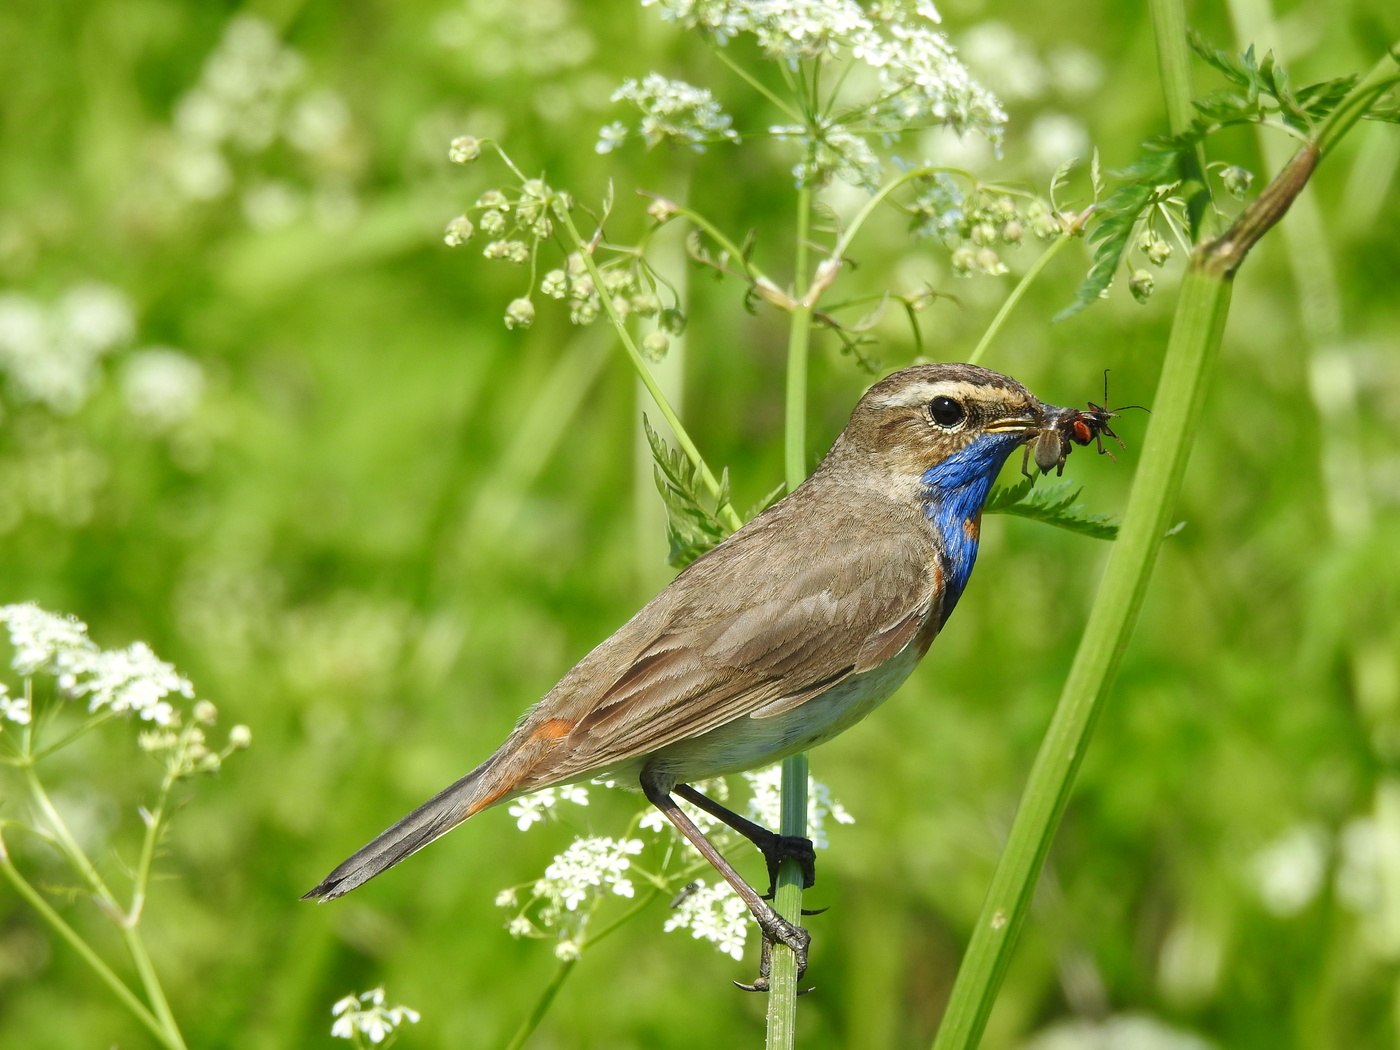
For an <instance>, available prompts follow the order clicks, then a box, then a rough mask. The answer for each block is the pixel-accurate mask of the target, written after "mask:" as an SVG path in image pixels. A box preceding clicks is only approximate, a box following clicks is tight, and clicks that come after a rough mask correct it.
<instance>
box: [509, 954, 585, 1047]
mask: <svg viewBox="0 0 1400 1050" xmlns="http://www.w3.org/2000/svg"><path fill="white" fill-rule="evenodd" d="M577 965H578V960H577V959H565V960H564V961H563V962H561V963H560V964H559V969H558V970H556V971H555V972H554V976H553V977H552V978H551V979H550V982H549V984H547V985H545V987H544V991H542V992H541V993H540V997H539V998H538V999H536V1000H535V1007H534V1009H533V1010H531V1011H530V1015H529V1016H528V1017H526V1018H525V1020H524V1021H522V1022H521V1023H520V1027H519V1028H517V1029H516V1031H515V1035H513V1036H511V1039H510V1042H508V1043H507V1044H506V1050H520V1048H521V1047H522V1046H524V1045H525V1043H526V1042H527V1041H528V1040H529V1038H530V1036H531V1035H532V1034H533V1033H534V1031H535V1029H536V1028H538V1027H539V1026H540V1021H542V1020H544V1015H545V1014H547V1013H548V1012H549V1008H550V1006H551V1005H552V1004H553V1002H554V997H555V996H556V995H558V994H559V989H560V988H562V987H564V982H565V981H566V980H568V977H569V974H571V973H573V970H574V967H575V966H577Z"/></svg>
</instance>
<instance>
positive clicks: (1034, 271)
mask: <svg viewBox="0 0 1400 1050" xmlns="http://www.w3.org/2000/svg"><path fill="white" fill-rule="evenodd" d="M1071 240H1073V238H1072V237H1071V236H1070V235H1069V234H1068V233H1062V234H1060V235H1059V236H1058V237H1056V238H1055V240H1054V241H1053V242H1051V244H1050V247H1048V248H1046V249H1045V251H1043V252H1041V253H1040V258H1038V259H1036V261H1035V262H1033V263H1031V267H1030V269H1029V270H1027V271H1026V272H1025V273H1024V274H1023V275H1022V276H1021V279H1020V280H1019V281H1018V282H1016V287H1015V288H1013V289H1011V294H1010V295H1008V296H1007V297H1006V302H1004V303H1002V304H1001V309H1000V310H998V311H997V315H996V316H995V317H993V318H992V323H991V324H989V325H988V326H987V330H986V331H985V332H983V333H982V338H981V339H979V340H978V341H977V345H976V346H975V347H974V348H973V350H972V353H970V354H968V355H967V363H968V364H970V365H975V364H977V363H978V362H979V361H981V360H982V355H983V354H985V353H986V352H987V347H989V346H991V345H992V340H993V339H995V338H996V337H997V333H998V332H1000V331H1001V329H1002V326H1003V325H1005V324H1006V319H1007V318H1008V317H1010V316H1011V311H1012V310H1014V309H1016V304H1017V303H1019V302H1020V301H1021V297H1022V296H1023V295H1025V294H1026V289H1027V288H1029V287H1030V286H1031V285H1032V284H1034V283H1035V280H1036V278H1037V277H1039V276H1040V272H1041V271H1042V270H1044V269H1045V267H1047V266H1049V265H1050V260H1051V259H1053V258H1055V256H1057V255H1059V254H1060V249H1062V248H1063V247H1064V246H1065V245H1066V244H1068V243H1069V242H1070V241H1071Z"/></svg>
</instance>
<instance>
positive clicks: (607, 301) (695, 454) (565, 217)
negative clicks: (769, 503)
mask: <svg viewBox="0 0 1400 1050" xmlns="http://www.w3.org/2000/svg"><path fill="white" fill-rule="evenodd" d="M556 214H557V215H558V217H559V219H560V221H561V222H562V223H563V224H564V228H565V229H566V230H568V231H569V238H570V240H571V242H572V243H573V245H574V246H575V247H576V248H577V250H578V254H579V258H581V259H582V260H583V265H584V268H585V269H586V270H587V271H588V276H589V277H591V278H592V279H593V287H594V288H596V289H597V290H598V301H599V302H600V303H601V304H602V307H603V310H604V312H605V313H606V314H607V315H608V320H609V321H611V322H612V326H613V328H614V329H615V330H616V331H617V337H618V339H619V340H620V341H621V343H622V347H623V349H624V350H626V351H627V356H628V358H629V359H630V360H631V362H632V367H633V368H634V369H636V371H637V376H638V378H640V379H641V381H642V385H643V386H644V387H646V391H647V393H648V394H650V395H651V399H652V401H653V402H654V403H655V404H656V410H657V411H658V412H660V413H661V418H662V419H664V420H666V423H667V425H668V426H670V428H671V431H672V432H673V433H674V434H675V435H676V443H677V444H679V445H680V447H681V451H683V452H684V453H685V455H686V458H687V459H689V460H690V462H691V463H692V464H694V466H695V467H696V469H698V470H699V471H700V480H701V481H702V482H704V485H705V488H706V489H708V490H709V492H710V494H711V495H712V496H714V497H715V498H716V499H718V498H719V496H720V494H721V492H722V489H721V486H720V483H719V479H718V478H716V477H715V475H714V472H713V471H712V470H710V468H709V465H708V464H706V462H705V459H704V457H703V456H701V455H700V449H699V448H698V447H696V444H695V442H694V441H692V440H691V438H690V434H689V433H687V432H686V429H685V427H684V426H683V425H682V424H681V420H680V416H678V415H677V414H676V410H675V409H674V408H672V407H671V402H670V401H669V400H668V399H667V397H666V394H665V392H664V391H663V390H662V389H661V386H660V384H659V383H657V381H656V377H655V376H653V375H652V374H651V369H650V368H648V367H647V363H646V359H645V358H644V357H642V352H641V351H640V350H639V349H637V343H636V341H635V340H634V339H633V338H632V333H631V332H629V331H628V330H627V322H626V321H625V320H624V319H623V317H622V315H621V314H619V313H618V312H617V307H615V306H614V305H613V301H612V297H611V296H610V295H608V294H607V293H606V291H605V289H606V287H607V285H606V284H604V282H603V274H602V272H601V271H600V270H599V269H598V263H597V261H596V260H594V258H593V253H592V252H591V251H590V250H589V242H588V241H585V240H584V239H583V237H582V236H581V235H580V234H579V231H578V227H577V226H576V225H574V218H573V216H572V215H571V214H569V211H568V210H567V209H565V208H560V209H559V210H558V211H557V212H556ZM719 514H720V516H721V517H722V518H724V521H725V523H726V524H727V525H728V526H729V527H730V528H732V529H737V528H738V527H739V526H740V525H742V524H743V520H742V519H741V518H740V517H739V513H738V511H736V510H735V509H734V507H733V505H732V504H729V503H725V504H724V505H723V506H722V507H720V508H719Z"/></svg>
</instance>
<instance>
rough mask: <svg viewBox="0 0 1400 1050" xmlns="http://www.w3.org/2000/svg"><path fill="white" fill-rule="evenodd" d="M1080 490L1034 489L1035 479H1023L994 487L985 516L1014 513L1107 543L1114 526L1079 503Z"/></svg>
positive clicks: (1113, 534)
mask: <svg viewBox="0 0 1400 1050" xmlns="http://www.w3.org/2000/svg"><path fill="white" fill-rule="evenodd" d="M1081 491H1082V490H1080V489H1078V488H1076V487H1075V486H1073V485H1071V484H1070V483H1069V482H1061V483H1059V484H1056V485H1051V486H1049V487H1047V488H1041V489H1037V488H1035V479H1034V478H1026V479H1024V480H1023V481H1019V482H1017V483H1016V484H1015V485H1012V486H1010V487H1009V488H1008V487H1006V486H1002V485H998V486H997V487H996V488H994V489H992V493H991V495H990V496H988V497H987V505H986V508H985V509H986V511H987V513H989V514H1015V515H1017V516H1018V517H1022V518H1033V519H1034V520H1036V521H1043V522H1045V523H1046V524H1047V525H1054V526H1056V527H1058V528H1061V529H1067V530H1069V531H1070V532H1077V533H1078V534H1079V535H1081V536H1090V537H1092V538H1093V539H1096V540H1111V539H1114V538H1115V537H1116V536H1117V535H1118V523H1117V522H1116V521H1114V520H1113V519H1112V518H1111V517H1110V516H1108V515H1107V514H1092V513H1090V512H1089V511H1087V510H1085V509H1084V507H1083V506H1082V505H1080V503H1079V494H1080V492H1081Z"/></svg>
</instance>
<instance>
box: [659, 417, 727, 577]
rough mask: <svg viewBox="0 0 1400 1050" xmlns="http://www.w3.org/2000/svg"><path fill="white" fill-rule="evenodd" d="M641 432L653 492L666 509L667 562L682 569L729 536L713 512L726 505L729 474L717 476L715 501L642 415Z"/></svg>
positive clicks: (691, 467)
mask: <svg viewBox="0 0 1400 1050" xmlns="http://www.w3.org/2000/svg"><path fill="white" fill-rule="evenodd" d="M642 429H643V430H644V431H645V432H646V437H647V444H648V445H649V446H650V447H651V458H652V461H653V462H654V464H655V471H654V474H655V478H656V490H657V491H658V492H659V493H661V502H662V503H664V504H665V506H666V538H667V540H668V542H669V544H670V554H669V556H668V558H667V560H668V561H669V562H670V564H672V565H674V566H675V567H676V568H684V567H685V566H687V565H689V564H690V563H691V562H693V561H694V560H695V559H696V558H698V557H700V555H702V554H704V553H705V552H706V551H707V550H709V549H710V548H711V547H714V546H716V545H717V544H718V543H719V542H720V541H721V540H723V539H724V538H725V537H726V536H728V535H729V531H730V530H729V528H728V526H727V525H725V523H724V522H723V521H722V520H721V519H720V517H719V515H718V514H717V513H716V510H717V508H719V507H722V506H724V505H725V504H726V503H728V502H729V471H728V470H725V471H724V473H723V474H722V475H721V476H720V491H719V496H718V499H715V498H713V497H710V496H708V495H707V494H706V492H705V491H704V486H703V485H702V483H701V480H700V469H699V468H698V467H696V466H695V465H693V464H692V463H691V462H690V460H689V459H687V458H686V456H685V453H683V452H681V451H680V450H679V449H674V448H671V447H670V446H669V445H667V444H666V439H665V438H663V437H662V436H661V435H660V434H658V433H657V432H656V431H655V430H654V429H652V426H651V423H650V421H649V420H648V419H647V418H646V416H643V417H642Z"/></svg>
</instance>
